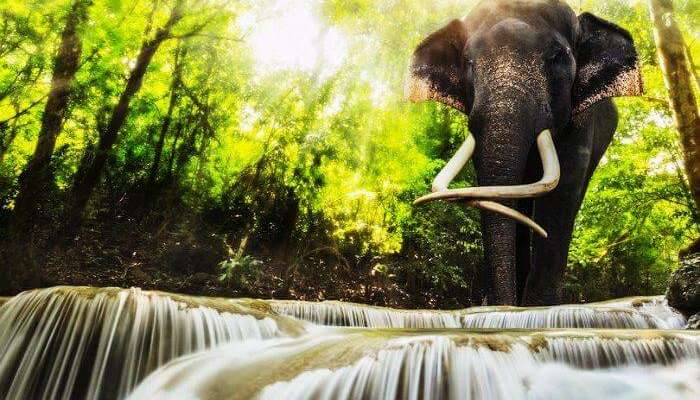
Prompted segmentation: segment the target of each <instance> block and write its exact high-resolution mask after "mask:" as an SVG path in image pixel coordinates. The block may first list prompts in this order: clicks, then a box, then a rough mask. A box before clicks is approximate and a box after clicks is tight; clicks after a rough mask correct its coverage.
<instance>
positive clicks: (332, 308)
mask: <svg viewBox="0 0 700 400" xmlns="http://www.w3.org/2000/svg"><path fill="white" fill-rule="evenodd" d="M269 303H270V307H271V308H272V309H273V310H274V311H276V312H278V313H280V314H284V315H289V316H292V317H294V318H299V319H302V320H305V321H309V322H313V323H315V324H320V325H330V326H354V327H369V328H459V327H462V328H493V329H540V328H613V329H614V328H625V329H628V328H629V329H678V328H681V327H683V325H684V324H685V318H684V317H683V315H681V314H680V313H678V312H677V311H675V310H673V309H672V308H670V307H668V305H667V304H666V302H665V301H664V300H663V298H662V297H661V296H657V297H646V298H630V299H624V300H621V301H617V302H607V303H592V304H586V305H565V306H553V307H531V308H521V307H474V308H470V309H466V310H456V311H429V310H415V311H414V310H411V311H409V310H395V309H390V308H384V307H371V306H364V305H360V304H351V303H341V302H336V301H328V302H322V303H314V302H304V301H270V302H269Z"/></svg>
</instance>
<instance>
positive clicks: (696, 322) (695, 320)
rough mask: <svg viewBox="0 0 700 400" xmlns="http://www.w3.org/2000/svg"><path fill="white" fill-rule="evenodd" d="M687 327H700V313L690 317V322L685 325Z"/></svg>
mask: <svg viewBox="0 0 700 400" xmlns="http://www.w3.org/2000/svg"><path fill="white" fill-rule="evenodd" d="M685 329H700V313H697V314H695V315H693V316H692V317H690V318H688V323H687V324H686V325H685Z"/></svg>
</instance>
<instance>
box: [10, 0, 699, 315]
mask: <svg viewBox="0 0 700 400" xmlns="http://www.w3.org/2000/svg"><path fill="white" fill-rule="evenodd" d="M174 2H175V0H168V1H159V2H152V1H145V0H136V1H118V0H94V1H93V2H92V5H91V6H90V9H89V21H88V23H87V24H85V26H84V27H82V28H81V31H80V37H81V40H82V42H83V54H82V61H81V63H82V64H81V68H80V70H79V71H78V75H77V77H76V84H75V88H74V91H73V93H72V95H71V103H70V109H69V113H68V115H67V118H66V121H65V123H64V126H63V130H62V132H61V135H60V136H59V138H58V143H57V147H56V148H57V151H56V152H55V154H54V161H53V163H54V165H55V167H54V171H55V183H56V192H55V193H51V194H47V196H55V197H56V198H55V199H54V200H55V201H53V202H48V203H47V204H52V205H53V206H52V207H55V210H54V209H52V210H51V211H53V212H55V214H56V215H60V212H61V210H60V209H61V207H62V206H61V204H63V203H64V200H65V196H66V195H67V193H69V189H70V186H71V185H72V183H73V180H74V178H75V173H76V169H77V167H78V165H79V163H80V160H81V159H82V158H83V157H92V155H93V154H94V151H95V148H94V146H95V145H96V143H97V141H98V137H99V132H100V131H101V130H102V129H103V128H104V125H105V124H106V123H107V121H108V119H109V113H110V112H111V109H112V108H113V107H114V105H115V103H116V102H117V99H118V97H119V95H120V94H121V92H122V90H123V88H124V85H125V80H126V78H127V77H128V75H129V72H130V69H131V68H133V65H134V63H135V57H136V55H137V54H138V51H139V49H140V48H141V45H142V43H143V41H144V40H145V38H146V37H151V35H153V29H155V28H154V27H159V26H162V25H163V23H164V21H165V19H167V16H168V13H169V11H170V9H171V7H172V6H173V4H174ZM70 3H71V2H70V1H68V0H31V1H25V2H22V1H19V2H18V1H11V0H0V29H5V31H3V32H5V34H4V37H2V38H0V146H4V147H6V151H3V153H2V156H0V209H1V212H0V223H2V222H3V221H6V220H7V218H9V217H8V216H9V215H11V213H12V209H13V199H14V196H15V195H16V190H17V179H18V176H19V174H20V173H21V171H22V170H23V168H24V166H25V165H26V161H27V159H28V157H29V156H30V155H31V153H32V151H33V149H34V145H35V143H36V139H37V134H38V130H39V126H40V124H41V114H42V113H41V110H42V109H43V104H44V102H43V99H45V96H46V95H47V93H48V90H49V85H50V76H51V63H52V59H53V57H54V56H55V54H56V49H57V46H58V43H60V33H61V29H62V26H63V21H64V19H65V15H66V13H67V11H68V10H69V8H70ZM185 3H186V4H187V7H186V10H187V15H186V17H185V18H183V20H182V21H181V23H180V24H178V26H177V27H176V29H175V30H174V32H173V36H174V37H173V38H171V39H169V40H167V41H165V42H164V43H163V45H162V46H161V48H160V49H159V50H158V52H157V53H156V55H155V57H154V59H153V61H152V62H151V64H150V65H149V68H148V70H147V73H146V75H145V77H144V81H143V85H142V86H141V88H140V90H139V91H138V92H137V94H136V95H135V97H134V99H133V101H132V103H131V107H130V113H129V116H128V118H127V121H126V123H125V125H124V127H123V128H122V130H121V132H120V139H119V141H118V143H117V145H116V146H115V147H114V149H113V151H111V153H110V157H109V159H108V162H107V167H106V171H105V174H104V175H103V181H102V184H101V186H100V188H99V190H98V193H97V196H94V198H93V201H92V203H91V205H90V208H89V211H90V213H89V216H91V217H92V218H93V220H97V219H99V218H144V217H148V218H151V219H153V220H154V221H156V222H157V223H156V225H158V224H160V223H161V222H162V221H161V219H165V218H166V217H164V215H166V216H167V218H173V216H172V215H171V214H170V213H169V212H168V210H170V209H173V210H174V209H177V210H189V211H188V212H189V213H190V214H191V215H196V216H199V217H201V219H203V220H205V221H206V222H207V223H210V224H211V226H213V227H214V228H212V229H216V230H219V231H223V232H224V233H226V234H229V235H230V237H231V238H232V240H231V241H232V245H235V246H238V247H239V248H241V249H243V250H244V252H245V251H250V252H263V251H265V252H269V253H273V255H275V256H279V257H281V258H283V259H284V261H285V262H291V261H290V260H295V259H299V258H304V255H305V254H309V253H310V252H313V249H317V248H331V249H334V252H337V253H338V254H340V257H336V261H338V260H341V259H342V260H345V261H344V263H347V264H348V265H349V266H350V267H351V268H354V270H355V272H356V273H357V274H359V275H363V276H364V275H369V274H374V275H376V276H378V277H381V279H385V280H389V281H392V282H395V283H396V284H397V285H399V286H401V287H405V288H406V291H408V292H410V294H417V293H426V292H430V291H433V292H435V293H441V294H443V295H444V297H451V298H453V299H458V300H455V301H462V302H469V301H473V302H478V301H479V300H480V296H481V293H479V292H478V291H479V287H480V279H481V278H480V276H481V269H482V263H483V261H482V258H483V256H482V250H481V237H480V230H479V217H478V215H479V214H478V212H477V211H475V210H473V209H466V208H464V207H461V206H459V205H454V204H435V205H430V206H427V207H421V208H414V207H413V206H412V205H411V202H412V200H413V199H414V198H415V197H417V196H419V195H421V194H424V193H426V192H427V190H428V187H429V182H430V180H431V179H432V177H433V176H434V175H435V173H436V172H437V171H439V170H440V168H441V167H442V166H443V165H444V163H445V161H446V160H447V159H448V158H449V157H450V155H451V154H452V153H453V152H454V150H455V149H456V148H457V146H458V145H459V143H461V141H462V139H463V135H464V129H465V124H466V120H465V118H464V116H462V115H461V114H459V113H457V112H455V111H452V110H448V109H447V108H445V107H442V106H438V105H435V104H423V105H412V104H407V103H406V102H405V101H404V100H403V98H402V85H403V79H404V73H405V67H406V65H407V63H408V60H409V57H410V55H411V53H412V51H413V48H414V47H415V45H416V44H417V43H418V42H419V41H420V40H421V39H422V38H423V37H424V36H425V35H427V34H428V33H430V32H432V31H434V30H435V29H437V28H439V27H441V26H442V25H444V24H445V23H446V22H447V21H449V20H450V19H452V18H455V17H460V16H462V15H465V14H466V13H467V12H468V11H469V10H470V9H471V7H473V6H474V4H476V1H475V0H441V1H423V0H401V1H389V0H378V1H367V0H353V1H336V0H325V1H312V0H308V1H306V0H305V1H299V2H294V6H293V7H290V6H289V4H288V3H289V2H285V1H283V0H265V1H236V0H228V1H225V0H216V1H215V0H187V1H185ZM676 3H677V7H678V15H679V20H680V23H681V27H682V28H683V29H684V32H685V33H686V35H687V39H688V40H687V42H688V43H689V47H690V54H691V55H696V54H698V46H700V41H699V40H697V39H698V31H697V27H698V26H700V23H698V16H699V15H700V7H699V6H698V2H693V1H677V2H676ZM570 4H571V5H572V6H573V7H574V9H576V10H579V7H580V10H582V11H591V12H594V13H596V14H598V15H600V16H601V17H603V18H607V19H609V20H611V21H614V22H617V23H619V24H621V25H622V26H624V27H625V28H627V29H629V30H630V32H631V33H632V35H633V36H634V38H635V40H636V42H637V46H638V48H639V50H640V54H641V55H642V62H643V66H644V78H645V86H646V94H645V96H647V98H646V99H639V98H637V99H623V100H619V101H617V104H618V106H619V110H620V126H619V129H618V133H617V135H616V137H615V140H614V142H613V144H612V145H611V147H610V149H609V150H608V153H607V155H606V157H605V159H604V161H603V163H602V165H601V167H600V168H599V170H598V171H597V172H596V174H595V175H594V177H593V180H592V182H591V184H590V187H589V189H588V194H587V196H586V200H585V202H584V205H583V208H582V211H581V213H580V215H579V217H578V221H577V225H576V232H575V235H574V239H573V244H572V250H571V254H570V265H569V267H570V268H569V273H568V275H567V286H566V290H567V295H568V297H569V298H570V299H571V300H574V301H579V300H595V299H601V298H605V297H609V296H613V295H624V294H628V293H633V292H635V293H639V292H640V291H642V292H645V293H646V292H648V293H658V292H660V290H661V288H662V287H663V285H664V283H665V280H666V277H667V275H668V270H669V269H670V268H671V266H672V265H674V264H675V261H676V257H677V256H676V255H677V253H678V250H679V249H681V248H682V247H683V246H685V245H687V244H688V243H689V242H690V241H691V240H692V239H694V238H695V237H697V235H698V232H699V228H698V227H699V218H698V214H697V212H696V211H695V210H694V208H693V206H692V201H691V198H690V195H689V193H688V191H687V187H686V186H687V185H686V182H685V178H684V177H683V175H682V169H681V166H680V163H681V161H680V159H681V157H680V156H679V154H680V153H679V149H678V141H677V133H676V131H675V130H674V129H673V124H672V120H671V115H670V112H669V110H668V108H667V106H666V105H665V104H664V101H663V100H664V99H665V96H666V91H665V88H664V85H663V79H662V76H661V72H660V69H659V67H658V65H657V61H656V56H655V49H654V41H653V37H652V31H651V27H650V26H651V24H650V22H649V16H648V11H647V5H646V2H645V1H632V0H605V1H588V0H586V1H573V0H572V1H570ZM290 21H291V22H290ZM294 21H297V22H296V23H297V24H301V25H303V29H301V28H300V27H299V26H297V28H298V30H299V31H304V30H306V31H309V32H311V34H312V39H311V41H310V43H308V46H306V47H304V46H303V45H299V44H298V43H299V42H303V41H304V40H305V39H304V38H303V37H296V36H295V37H293V38H292V40H289V39H288V38H287V39H285V36H290V35H291V34H290V33H289V32H287V31H285V30H284V29H285V28H284V26H285V24H288V25H289V24H292V25H293V24H294V23H295V22H294ZM299 21H301V22H299ZM200 26H201V27H203V28H202V29H200V30H197V34H193V35H189V36H188V35H186V33H187V32H191V31H193V30H195V29H196V28H198V27H200ZM2 27H5V28H2ZM265 32H268V33H269V32H273V33H277V34H278V35H279V36H275V35H269V34H267V35H266V34H265ZM292 36H293V35H292ZM302 44H303V43H302ZM288 47H292V48H291V49H288ZM178 52H179V53H178ZM299 53H300V54H299ZM176 54H179V57H181V58H180V59H179V62H181V63H182V74H181V75H182V76H181V81H179V82H175V81H174V79H175V78H174V71H175V64H176ZM280 54H281V56H280ZM268 58H269V59H271V60H272V61H269V60H268V61H266V59H268ZM694 58H695V59H698V58H700V57H698V56H696V57H694ZM171 91H175V93H174V94H175V97H176V102H175V106H174V109H173V110H172V115H171V122H170V125H169V127H167V129H165V137H164V143H163V150H162V157H161V161H160V163H159V165H156V166H155V171H156V180H155V182H154V184H153V185H149V184H148V182H149V180H148V177H149V171H150V170H151V168H152V167H153V163H154V162H155V161H154V160H155V159H156V150H155V149H156V144H157V142H158V138H159V135H160V133H161V129H163V126H164V120H165V116H166V114H167V113H168V108H169V103H170V98H171V94H172V93H171ZM5 94H6V95H5ZM650 99H651V100H650ZM34 102H36V105H33V103H34ZM30 106H31V107H30ZM28 107H29V108H28ZM25 108H28V111H26V112H24V113H22V114H21V115H19V116H17V114H18V113H19V112H20V111H22V110H24V109H25ZM8 119H9V122H8V123H7V124H2V123H1V122H2V121H4V120H8ZM0 149H2V147H0ZM473 183H474V173H473V171H471V170H469V171H465V172H463V173H462V175H460V176H459V177H458V181H457V182H456V183H455V185H456V186H465V185H471V184H473ZM163 224H165V222H163ZM235 246H234V247H235ZM219 268H220V270H221V279H222V280H224V281H226V282H228V283H231V284H235V285H243V286H245V285H251V284H253V282H255V281H256V279H257V278H256V276H257V275H256V274H258V271H260V262H259V261H258V260H257V259H255V258H253V257H252V256H249V255H243V256H241V257H237V258H232V259H229V260H226V261H224V262H222V263H221V264H220V265H219ZM309 268H310V267H309ZM372 271H374V272H372ZM309 273H310V274H311V273H313V272H312V269H310V272H309ZM374 275H373V276H374ZM640 294H641V293H640ZM455 304H457V303H455Z"/></svg>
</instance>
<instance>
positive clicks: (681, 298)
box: [666, 253, 700, 329]
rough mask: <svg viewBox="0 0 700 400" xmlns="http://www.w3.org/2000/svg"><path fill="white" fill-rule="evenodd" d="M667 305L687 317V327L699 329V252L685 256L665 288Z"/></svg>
mask: <svg viewBox="0 0 700 400" xmlns="http://www.w3.org/2000/svg"><path fill="white" fill-rule="evenodd" d="M666 299H667V300H668V305H670V306H671V307H673V308H676V309H677V310H679V311H680V312H682V313H683V314H685V315H686V316H687V317H688V325H687V326H686V328H688V329H700V253H695V254H692V255H688V256H686V257H685V258H684V259H683V260H682V261H681V265H680V267H679V268H678V269H677V270H676V271H674V273H673V275H672V276H671V279H670V280H669V283H668V289H666Z"/></svg>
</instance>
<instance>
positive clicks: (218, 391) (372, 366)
mask: <svg viewBox="0 0 700 400" xmlns="http://www.w3.org/2000/svg"><path fill="white" fill-rule="evenodd" d="M419 333H420V331H415V330H408V331H407V330H372V331H356V330H346V331H337V330H336V331H329V333H326V334H317V335H315V336H314V335H311V336H308V337H306V338H302V339H297V340H294V341H285V342H274V341H271V342H267V343H266V344H262V345H258V346H255V348H253V349H249V350H248V352H246V351H245V350H242V349H241V348H240V346H238V347H225V348H221V349H217V350H216V351H210V352H205V353H199V354H196V355H193V356H190V357H187V358H186V359H181V360H179V361H178V362H176V363H173V364H170V365H168V366H166V367H165V368H162V369H160V370H159V371H156V373H154V374H153V375H151V376H150V377H149V378H148V379H147V380H146V381H145V382H144V383H143V384H142V385H140V386H139V387H138V388H137V390H136V391H135V392H134V393H133V395H132V396H131V397H130V399H131V400H140V399H169V398H178V396H179V395H180V394H182V393H185V394H187V396H185V397H188V398H190V397H191V398H208V399H212V400H216V399H228V398H259V399H290V400H294V399H329V400H330V399H386V400H394V399H398V398H400V399H409V400H410V399H426V400H430V399H557V398H572V397H569V396H564V395H563V394H564V393H565V391H566V390H569V389H568V388H571V387H575V385H574V386H568V387H567V386H565V385H562V384H560V383H562V382H567V384H568V382H574V383H575V382H579V383H578V384H579V385H580V384H581V382H587V383H588V384H593V385H596V386H595V387H593V388H591V389H592V391H581V392H580V393H578V396H579V398H586V399H598V398H605V397H607V398H619V397H624V396H629V398H632V397H635V396H639V395H640V394H644V395H645V396H649V397H650V398H655V397H654V394H657V395H660V394H663V393H668V397H664V398H665V399H666V398H670V399H672V398H694V396H696V395H700V370H698V366H700V364H698V357H699V356H700V340H699V339H700V335H698V334H682V333H669V332H660V331H604V330H593V331H588V332H576V331H571V330H564V331H557V330H545V331H540V332H536V331H534V332H521V333H519V334H517V333H514V332H509V333H495V332H489V333H464V332H459V331H455V330H450V331H443V332H441V333H440V334H433V335H431V334H427V335H422V334H419ZM358 348H359V349H360V350H358ZM642 366H643V367H642ZM603 367H604V368H607V369H605V370H601V369H600V368H603ZM188 371H192V372H188ZM253 375H254V377H255V379H252V378H253ZM687 379H690V380H689V381H688V380H687ZM640 385H641V386H640ZM642 388H643V389H644V390H641V389H642Z"/></svg>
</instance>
